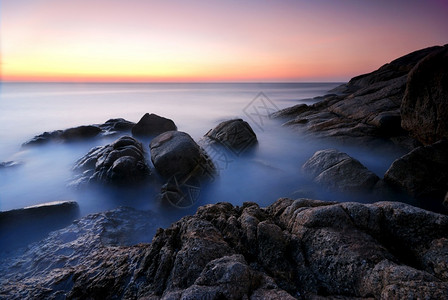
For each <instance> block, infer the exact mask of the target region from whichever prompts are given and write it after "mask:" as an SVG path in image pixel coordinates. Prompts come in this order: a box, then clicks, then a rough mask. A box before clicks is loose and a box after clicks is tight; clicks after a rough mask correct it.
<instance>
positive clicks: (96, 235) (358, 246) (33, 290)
mask: <svg viewBox="0 0 448 300" xmlns="http://www.w3.org/2000/svg"><path fill="white" fill-rule="evenodd" d="M135 219H137V218H136V217H135V212H134V213H132V214H130V213H129V212H127V211H124V212H123V211H115V212H109V213H106V214H97V215H93V216H89V217H86V218H84V219H81V220H80V221H78V222H76V223H75V224H73V225H72V226H70V227H68V228H66V229H64V230H61V231H57V232H55V233H53V234H51V235H50V236H49V238H47V239H46V240H43V241H42V242H40V243H38V244H35V245H33V247H31V248H30V249H29V250H28V251H26V252H25V253H24V254H23V255H21V256H19V257H17V258H15V259H12V260H9V261H8V262H5V263H3V264H0V268H2V270H1V271H2V272H1V273H0V274H2V275H1V279H0V283H1V285H0V296H1V297H5V298H8V299H23V298H42V297H43V298H46V299H56V298H64V297H67V298H69V299H80V298H89V299H100V298H101V299H105V298H109V299H115V298H123V299H142V298H144V299H197V298H206V299H266V298H270V299H297V298H304V299H320V298H319V297H330V298H331V297H333V298H334V297H338V298H344V297H345V298H382V299H392V298H393V299H398V298H400V299H403V298H419V299H429V298H431V299H443V298H445V297H446V296H447V290H448V272H447V271H446V270H447V267H448V234H447V232H448V216H444V215H439V214H435V213H431V212H428V211H425V210H422V209H419V208H415V207H412V206H409V205H406V204H402V203H393V202H378V203H375V204H370V205H365V204H360V203H330V202H323V201H317V200H308V199H301V200H296V201H293V200H290V199H279V200H278V201H276V202H275V203H274V204H272V205H271V206H269V207H267V208H264V209H263V208H259V207H258V205H257V204H255V203H245V204H244V205H243V206H242V207H233V206H232V205H231V204H229V203H218V204H215V205H206V206H204V207H200V208H199V209H198V211H197V213H196V214H195V215H193V216H187V217H184V218H183V219H181V220H180V221H178V222H176V223H174V224H172V225H171V226H170V227H169V228H167V229H159V230H158V231H157V233H156V235H155V237H154V238H153V240H152V243H151V244H138V245H135V246H120V245H121V244H122V242H124V244H126V243H127V240H124V241H122V242H120V237H124V238H126V237H127V236H128V235H127V234H126V233H129V232H133V230H135V228H136V227H135V226H133V225H132V226H131V225H129V226H123V225H122V224H123V223H124V224H127V223H129V222H131V223H132V222H133V221H132V220H135ZM148 219H149V218H146V220H148ZM95 220H98V221H95ZM130 220H131V221H130ZM117 224H118V225H117ZM122 228H124V229H125V230H124V233H121V229H122ZM137 228H138V226H137ZM105 235H106V237H105Z"/></svg>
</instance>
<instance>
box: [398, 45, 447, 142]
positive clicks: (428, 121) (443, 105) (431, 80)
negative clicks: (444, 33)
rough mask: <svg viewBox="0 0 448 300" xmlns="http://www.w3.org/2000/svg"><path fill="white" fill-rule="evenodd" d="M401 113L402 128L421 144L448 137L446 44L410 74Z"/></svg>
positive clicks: (421, 62)
mask: <svg viewBox="0 0 448 300" xmlns="http://www.w3.org/2000/svg"><path fill="white" fill-rule="evenodd" d="M401 116H402V122H401V125H402V126H403V128H404V129H406V130H408V131H410V132H411V134H412V135H413V136H414V137H416V138H417V139H418V140H419V141H420V142H422V143H423V144H424V145H430V144H432V143H434V142H437V141H438V140H440V139H448V45H445V46H444V47H442V48H441V49H438V50H437V51H434V52H432V53H431V54H429V55H428V56H426V57H425V58H424V59H423V60H422V61H420V62H419V63H418V64H417V65H416V66H415V67H414V68H413V69H412V71H411V72H410V73H409V78H408V82H407V85H406V92H405V95H404V97H403V101H402V103H401Z"/></svg>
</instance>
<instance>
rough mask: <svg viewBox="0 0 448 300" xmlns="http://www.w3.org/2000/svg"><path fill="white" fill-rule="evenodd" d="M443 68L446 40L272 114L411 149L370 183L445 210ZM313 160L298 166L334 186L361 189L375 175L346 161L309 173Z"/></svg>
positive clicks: (320, 130)
mask: <svg viewBox="0 0 448 300" xmlns="http://www.w3.org/2000/svg"><path fill="white" fill-rule="evenodd" d="M447 70H448V45H446V46H443V47H440V46H436V47H431V48H426V49H423V50H419V51H416V52H413V53H410V54H408V55H405V56H403V57H401V58H398V59H396V60H394V61H392V62H391V63H389V64H386V65H384V66H382V67H381V68H380V69H378V70H376V71H374V72H372V73H369V74H365V75H361V76H357V77H354V78H353V79H351V80H350V82H348V83H347V84H344V85H342V86H340V87H338V88H336V89H334V90H333V92H335V93H336V94H330V95H326V96H324V97H323V99H322V101H319V102H317V103H315V104H313V105H306V104H298V105H296V106H293V107H290V108H286V109H284V110H281V111H279V112H276V113H275V114H273V115H272V116H273V117H275V118H283V119H286V120H287V122H286V123H285V125H287V126H292V127H293V128H297V129H299V130H300V131H301V132H303V131H305V132H308V133H312V134H313V135H314V136H320V137H326V138H329V137H331V138H337V139H338V140H339V141H342V142H344V141H345V142H350V143H353V142H354V141H356V140H358V141H359V142H362V143H363V144H366V143H371V142H375V141H378V140H384V139H389V140H391V141H393V142H395V143H397V144H399V145H401V146H404V147H406V148H408V149H410V150H411V152H410V153H409V154H407V155H405V156H403V157H401V158H399V159H397V160H396V161H395V162H394V163H393V164H392V165H391V167H390V168H389V170H387V172H386V173H385V175H384V179H383V180H381V181H380V182H379V184H377V187H378V188H382V189H383V188H385V189H387V190H398V191H403V192H405V193H407V194H408V195H409V196H411V197H413V198H415V200H416V201H418V203H420V204H421V206H423V207H425V208H429V209H433V210H437V211H444V212H448V210H447V208H444V207H443V206H442V205H441V203H442V202H443V198H444V196H445V194H446V193H447V191H448V180H447V178H448V167H447V166H448V165H447V161H448V148H447V146H446V145H447V142H446V140H447V139H448V100H447V99H448V85H447V84H446V83H447V82H448V71H447ZM422 144H423V145H422ZM317 154H319V155H318V156H317V158H319V159H320V160H322V161H324V162H325V161H327V160H328V163H331V161H332V160H333V159H334V156H332V155H329V154H328V153H327V152H321V153H316V155H317ZM316 155H315V156H316ZM338 155H341V154H338ZM315 159H316V157H313V158H312V159H311V162H307V163H306V164H305V166H304V168H303V169H304V171H305V172H306V173H309V174H310V176H312V177H313V178H314V181H316V182H320V183H324V184H325V185H327V186H329V187H330V188H333V189H338V190H344V189H353V188H354V189H357V188H360V189H365V190H366V191H368V190H371V189H372V187H373V185H375V182H376V181H378V180H379V178H377V177H376V176H373V174H370V173H369V175H365V174H363V173H365V172H367V171H366V170H360V167H359V163H354V164H355V165H354V166H353V167H352V166H349V165H348V161H347V160H346V161H345V163H341V162H338V165H335V166H333V167H332V168H330V169H329V170H327V171H325V172H323V173H322V174H313V172H312V171H310V169H309V165H310V164H311V166H312V164H313V163H312V162H313V160H315ZM350 164H353V161H351V162H350ZM361 169H365V168H363V167H362V168H361ZM317 170H319V169H317ZM360 173H361V174H360ZM363 180H365V182H363ZM349 181H350V182H351V183H348V182H349ZM381 193H382V192H381ZM381 193H380V194H381ZM382 194H384V193H382Z"/></svg>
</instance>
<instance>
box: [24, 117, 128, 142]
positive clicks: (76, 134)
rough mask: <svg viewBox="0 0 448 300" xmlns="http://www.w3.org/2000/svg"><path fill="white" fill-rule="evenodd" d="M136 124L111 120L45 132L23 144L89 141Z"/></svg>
mask: <svg viewBox="0 0 448 300" xmlns="http://www.w3.org/2000/svg"><path fill="white" fill-rule="evenodd" d="M133 125H134V123H132V122H129V121H126V120H125V119H110V120H108V121H106V123H104V124H98V125H87V126H78V127H73V128H68V129H65V130H55V131H52V132H44V133H42V134H39V135H37V136H35V137H34V138H32V139H31V140H29V141H27V142H25V143H23V146H33V145H42V144H45V143H48V142H51V141H53V142H73V141H79V140H83V139H89V138H93V137H96V136H98V135H100V134H101V135H111V134H116V133H118V132H125V131H129V130H130V129H131V128H132V126H133Z"/></svg>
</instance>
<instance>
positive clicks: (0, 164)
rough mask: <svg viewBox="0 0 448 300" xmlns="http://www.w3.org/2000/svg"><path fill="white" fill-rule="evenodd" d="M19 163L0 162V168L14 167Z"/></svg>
mask: <svg viewBox="0 0 448 300" xmlns="http://www.w3.org/2000/svg"><path fill="white" fill-rule="evenodd" d="M20 165H21V163H19V162H16V161H5V162H0V170H1V169H7V168H14V167H17V166H20Z"/></svg>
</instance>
